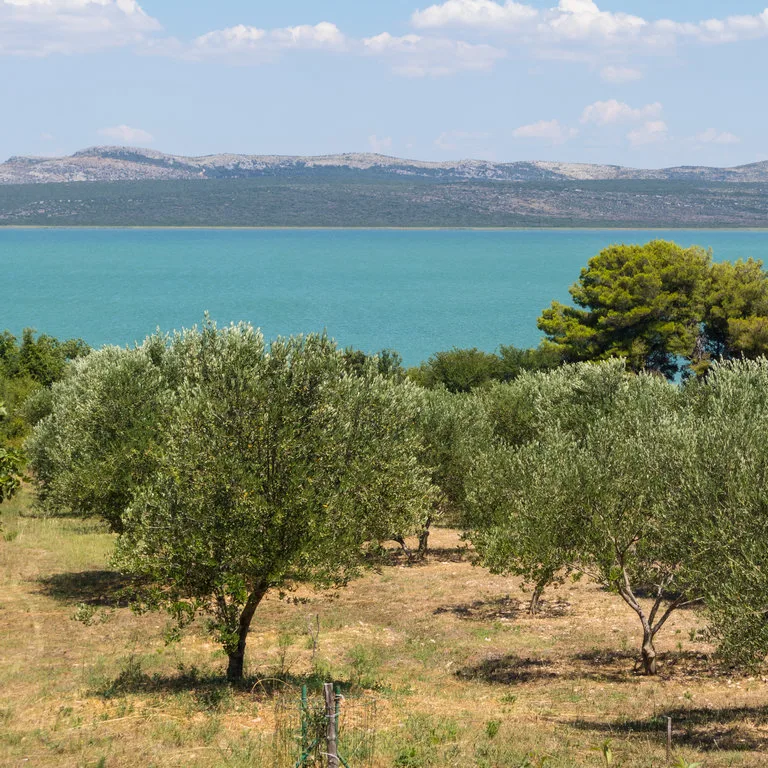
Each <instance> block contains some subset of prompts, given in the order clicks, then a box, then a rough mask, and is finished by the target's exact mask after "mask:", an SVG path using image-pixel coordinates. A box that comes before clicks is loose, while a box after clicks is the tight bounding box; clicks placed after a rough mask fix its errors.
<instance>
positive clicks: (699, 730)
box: [568, 706, 768, 752]
mask: <svg viewBox="0 0 768 768" xmlns="http://www.w3.org/2000/svg"><path fill="white" fill-rule="evenodd" d="M667 717H671V718H672V743H673V746H675V747H681V746H684V747H691V748H693V749H698V750H701V751H715V750H729V751H735V752H741V751H754V750H762V749H765V748H766V747H768V730H766V727H768V706H763V707H731V708H726V709H710V708H703V707H702V708H690V709H688V708H684V707H680V708H678V709H673V710H670V711H669V712H665V713H664V714H663V715H659V716H657V717H651V718H648V719H645V720H616V721H613V722H594V721H589V720H575V721H571V722H569V723H568V724H569V725H570V726H572V727H574V728H578V729H580V730H584V731H591V732H593V733H600V734H611V735H620V736H622V737H626V738H632V736H635V735H636V736H642V737H643V738H647V736H648V734H651V733H657V734H658V735H659V741H660V743H663V742H664V741H665V740H666V732H667Z"/></svg>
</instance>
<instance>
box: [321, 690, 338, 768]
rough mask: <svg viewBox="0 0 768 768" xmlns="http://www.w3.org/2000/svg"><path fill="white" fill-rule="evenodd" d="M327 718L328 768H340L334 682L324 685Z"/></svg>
mask: <svg viewBox="0 0 768 768" xmlns="http://www.w3.org/2000/svg"><path fill="white" fill-rule="evenodd" d="M323 696H324V698H325V720H326V732H325V733H326V751H325V752H326V755H327V756H328V768H339V750H338V738H337V737H338V734H337V733H336V694H335V692H334V690H333V683H325V685H323Z"/></svg>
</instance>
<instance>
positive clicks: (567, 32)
mask: <svg viewBox="0 0 768 768" xmlns="http://www.w3.org/2000/svg"><path fill="white" fill-rule="evenodd" d="M765 3H766V0H759V1H758V2H753V1H752V0H727V2H726V0H696V1H695V2H694V0H675V1H674V2H669V0H666V1H665V2H662V1H661V0H597V1H596V2H595V1H593V0H544V1H541V0H521V1H520V2H515V1H513V0H444V1H443V2H436V3H433V4H430V2H429V0H423V2H422V3H420V2H419V0H386V1H377V0H279V1H278V0H270V1H269V2H267V0H218V1H217V2H210V0H0V160H2V159H5V158H7V157H10V156H11V155H64V154H70V153H72V152H74V151H77V150H79V149H83V148H85V147H89V146H94V145H105V144H109V145H114V144H120V145H129V146H141V147H149V148H153V149H157V150H160V151H163V152H170V153H174V154H181V155H202V154H212V153H219V152H234V153H248V154H282V155H317V154H330V153H338V152H370V151H374V152H381V153H383V154H387V155H395V156H398V157H408V158H413V159H420V160H456V159H462V158H477V159H486V160H494V161H499V162H512V161H517V160H559V161H569V162H588V163H613V164H621V165H629V166H634V167H646V168H650V167H666V166H671V165H683V164H685V165H716V166H733V165H739V164H743V163H749V162H757V161H760V160H766V159H768V136H767V135H766V130H765V125H766V122H768V77H766V72H768V8H766V7H765Z"/></svg>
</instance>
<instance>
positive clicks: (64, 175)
mask: <svg viewBox="0 0 768 768" xmlns="http://www.w3.org/2000/svg"><path fill="white" fill-rule="evenodd" d="M329 172H331V173H339V172H341V173H344V174H351V175H353V176H357V177H360V178H361V179H366V178H380V177H382V176H391V177H396V178H397V177H399V178H412V179H418V178H423V179H430V180H437V181H449V182H456V181H475V182H477V181H501V182H542V181H543V182H557V181H619V180H629V181H632V180H634V181H696V182H703V183H715V182H727V183H766V182H768V161H763V162H759V163H751V164H749V165H741V166H737V167H734V168H710V167H705V166H680V167H675V168H662V169H657V170H648V169H637V168H627V167H623V166H618V165H592V164H587V163H561V162H548V161H546V162H545V161H534V162H514V163H494V162H490V161H485V160H459V161H451V162H426V161H420V160H403V159H400V158H396V157H388V156H386V155H380V154H371V153H348V154H339V155H322V156H318V157H300V156H284V155H236V154H218V155H206V156H203V157H183V156H180V155H169V154H165V153H163V152H158V151H155V150H151V149H140V148H134V147H117V146H108V147H107V146H105V147H91V148H89V149H84V150H82V151H80V152H75V154H73V155H70V156H68V157H11V158H10V159H9V160H7V161H6V162H4V163H0V184H37V183H65V182H87V181H98V182H119V181H150V180H154V181H158V180H176V181H180V180H193V179H241V178H257V177H278V178H279V177H284V178H295V177H305V178H313V177H323V176H327V175H328V173H329Z"/></svg>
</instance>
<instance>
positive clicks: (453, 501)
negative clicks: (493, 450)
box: [394, 388, 493, 559]
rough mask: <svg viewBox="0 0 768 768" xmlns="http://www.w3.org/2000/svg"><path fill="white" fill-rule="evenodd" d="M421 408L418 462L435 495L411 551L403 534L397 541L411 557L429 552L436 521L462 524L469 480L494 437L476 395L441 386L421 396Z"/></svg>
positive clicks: (484, 411)
mask: <svg viewBox="0 0 768 768" xmlns="http://www.w3.org/2000/svg"><path fill="white" fill-rule="evenodd" d="M420 395H421V398H422V406H421V409H420V414H419V419H418V425H419V430H420V433H421V448H420V450H419V463H420V464H421V465H422V467H423V468H424V470H425V471H426V472H427V473H428V474H429V477H430V481H431V484H432V487H433V489H434V493H433V495H432V500H431V504H430V505H429V506H428V507H427V508H426V509H425V513H424V518H423V519H422V521H421V524H420V529H419V531H418V548H417V550H416V553H415V555H414V553H412V552H411V551H410V550H409V549H408V547H407V546H406V543H405V538H404V537H403V536H402V535H398V536H396V537H395V539H394V540H395V541H397V542H398V543H399V544H400V546H401V547H403V549H404V550H405V552H406V554H408V556H409V557H410V558H413V557H416V558H417V559H421V558H423V557H424V556H425V555H426V553H427V547H428V543H429V534H430V530H431V527H432V526H433V525H434V524H435V523H436V522H438V521H440V522H447V523H449V524H451V525H461V524H462V521H463V519H464V517H465V513H466V479H467V476H468V473H469V469H470V466H471V464H472V462H473V461H474V460H475V456H476V455H477V454H478V453H479V452H481V451H482V450H484V449H485V448H487V446H488V444H489V443H490V441H491V440H492V439H493V435H492V431H491V425H490V421H489V420H488V418H487V413H486V409H485V408H484V406H483V404H482V402H481V401H480V399H479V398H478V397H477V396H475V395H474V394H465V393H458V394H453V393H451V392H449V391H448V390H447V389H444V388H438V389H433V390H423V391H421V392H420Z"/></svg>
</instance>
